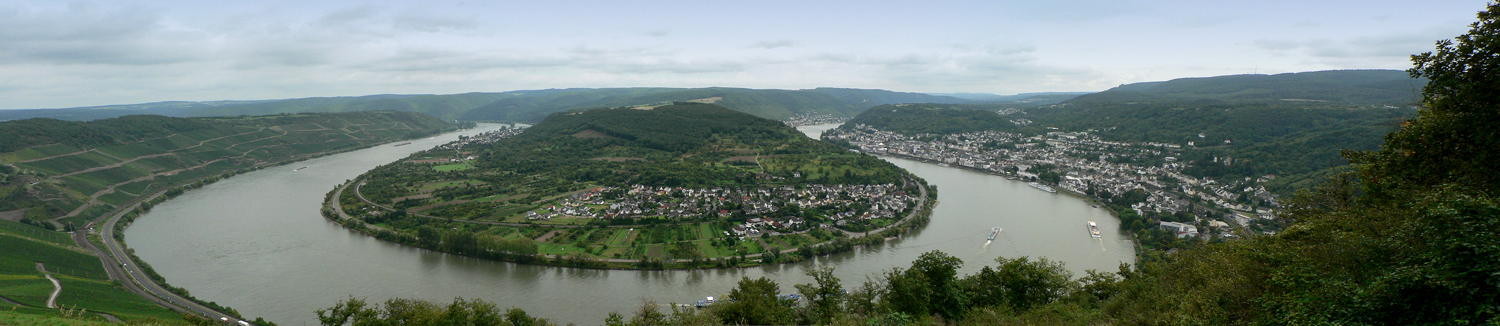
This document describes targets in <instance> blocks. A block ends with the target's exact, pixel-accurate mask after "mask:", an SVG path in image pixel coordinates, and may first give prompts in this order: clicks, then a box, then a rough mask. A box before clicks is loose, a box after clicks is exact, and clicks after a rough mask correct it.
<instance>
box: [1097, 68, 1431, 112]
mask: <svg viewBox="0 0 1500 326" xmlns="http://www.w3.org/2000/svg"><path fill="white" fill-rule="evenodd" d="M1426 83H1427V82H1426V81H1425V80H1421V79H1413V78H1411V76H1410V75H1409V74H1407V73H1406V72H1405V71H1401V70H1328V71H1311V72H1299V73H1285V74H1275V75H1228V76H1216V77H1195V78H1178V79H1173V80H1167V81H1156V82H1142V83H1132V84H1124V85H1120V86H1118V87H1115V88H1111V89H1109V90H1105V91H1103V92H1099V93H1093V94H1088V95H1083V96H1079V97H1077V98H1075V99H1072V100H1069V101H1068V102H1072V103H1078V104H1085V103H1103V102H1169V101H1188V102H1190V101H1200V102H1201V101H1210V102H1213V101H1227V102H1272V101H1281V102H1294V101H1308V102H1331V103H1344V104H1356V105H1364V104H1386V105H1397V106H1400V105H1411V104H1415V103H1416V102H1417V100H1418V99H1419V98H1420V94H1421V90H1422V86H1423V85H1426Z"/></svg>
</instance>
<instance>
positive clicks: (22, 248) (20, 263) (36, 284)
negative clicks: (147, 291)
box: [0, 220, 182, 325]
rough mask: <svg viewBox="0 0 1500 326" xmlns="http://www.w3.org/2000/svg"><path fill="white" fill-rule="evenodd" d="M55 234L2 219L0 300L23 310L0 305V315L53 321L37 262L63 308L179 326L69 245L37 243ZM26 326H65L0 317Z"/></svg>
mask: <svg viewBox="0 0 1500 326" xmlns="http://www.w3.org/2000/svg"><path fill="white" fill-rule="evenodd" d="M58 235H63V233H61V232H54V231H49V230H45V229H41V228H38V227H34V226H30V225H25V224H20V223H16V222H10V221H3V220H0V248H5V250H3V251H0V297H5V298H6V299H10V300H12V301H16V302H20V303H22V304H24V305H25V306H16V305H13V304H9V303H3V302H0V311H6V310H14V312H13V313H20V314H41V315H52V316H56V315H57V314H59V313H61V312H60V311H59V310H56V309H45V308H44V307H45V306H46V301H47V297H48V296H49V295H51V293H52V290H53V286H52V282H50V281H48V280H47V279H46V278H45V277H43V276H42V273H40V272H38V271H37V270H36V263H37V262H41V263H42V264H44V265H45V266H46V267H47V270H48V271H51V272H52V275H53V277H56V278H58V280H59V281H60V282H61V283H62V285H63V291H62V292H61V293H60V294H59V296H58V299H57V304H58V305H59V306H61V307H65V308H71V309H86V310H87V311H90V312H104V313H109V314H111V315H114V316H116V317H119V318H120V319H122V320H126V321H132V322H161V323H181V322H182V317H181V316H179V315H178V314H177V313H175V312H172V311H171V310H167V309H166V308H162V307H159V306H157V305H155V304H152V303H151V302H149V301H146V300H145V299H143V298H141V297H140V296H137V295H135V294H134V293H130V292H128V291H125V289H124V288H122V287H119V286H116V285H115V284H114V283H113V282H112V281H110V280H109V279H108V276H107V275H106V274H105V272H104V268H103V266H101V265H100V264H101V263H100V260H99V258H98V257H95V256H93V255H89V254H85V253H83V250H82V249H81V248H78V247H75V246H73V245H72V244H71V243H67V244H62V243H57V242H52V241H45V240H40V239H51V238H53V237H55V236H58ZM90 315H91V314H90ZM6 318H11V319H6ZM28 322H36V324H35V325H55V324H59V323H62V322H63V321H61V320H58V319H55V318H48V317H44V316H34V317H20V316H9V317H6V316H3V315H0V324H3V325H16V324H25V323H28Z"/></svg>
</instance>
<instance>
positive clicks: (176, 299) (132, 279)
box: [73, 191, 239, 321]
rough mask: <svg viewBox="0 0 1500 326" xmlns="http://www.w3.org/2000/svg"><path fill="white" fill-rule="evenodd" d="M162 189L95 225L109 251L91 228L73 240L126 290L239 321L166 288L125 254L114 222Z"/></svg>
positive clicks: (177, 308)
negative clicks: (95, 240) (99, 243)
mask: <svg viewBox="0 0 1500 326" xmlns="http://www.w3.org/2000/svg"><path fill="white" fill-rule="evenodd" d="M163 192H164V191H159V192H157V193H155V194H153V195H151V196H150V197H148V198H145V199H141V200H137V201H136V202H135V204H133V205H130V206H127V207H125V208H123V209H117V210H115V211H114V212H111V213H112V214H110V215H108V216H109V218H108V219H107V220H105V221H104V223H98V225H96V226H95V228H94V229H98V230H100V231H99V237H100V240H102V241H103V242H104V245H105V247H108V249H109V250H108V251H105V250H103V249H100V248H99V247H98V246H95V245H94V243H93V242H92V241H89V239H88V234H89V232H88V231H89V230H83V231H81V232H80V231H75V232H73V242H76V243H78V245H79V246H81V247H83V248H85V249H88V250H91V251H93V252H94V254H95V255H97V256H99V258H100V259H101V260H103V261H104V271H105V272H107V273H108V274H109V278H110V279H111V280H116V281H120V285H123V286H125V289H126V290H128V291H130V292H132V293H135V294H138V295H140V296H141V297H142V298H146V300H148V301H151V302H152V303H155V304H157V305H160V306H162V307H166V308H168V309H172V310H175V311H178V312H183V313H188V314H194V315H198V316H203V317H205V318H208V319H211V320H212V319H221V318H227V319H228V320H234V321H238V320H239V318H237V317H234V316H230V315H229V314H225V313H222V312H219V311H216V310H213V309H210V308H208V307H205V306H203V305H200V304H198V303H197V302H193V301H192V300H188V299H187V298H183V297H182V296H180V295H177V294H176V293H172V292H171V291H167V290H166V289H165V288H163V287H162V286H161V285H160V284H157V283H156V281H155V280H152V279H151V278H150V277H147V276H146V274H145V272H144V271H142V270H141V268H140V266H139V264H135V263H134V261H133V260H132V259H131V258H130V255H127V254H126V253H125V246H124V245H123V244H121V243H120V242H119V241H118V240H115V224H117V223H119V222H120V218H121V217H124V216H125V214H126V213H129V212H132V211H134V210H135V209H136V207H140V202H141V201H149V200H152V199H155V198H156V197H160V196H161V195H162V193H163ZM90 230H93V229H90Z"/></svg>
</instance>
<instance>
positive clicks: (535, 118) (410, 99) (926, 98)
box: [0, 87, 968, 123]
mask: <svg viewBox="0 0 1500 326" xmlns="http://www.w3.org/2000/svg"><path fill="white" fill-rule="evenodd" d="M691 100H700V101H701V102H705V103H715V104H718V105H721V106H724V107H727V108H730V109H732V110H736V111H740V112H746V113H750V114H753V115H756V116H759V117H762V118H768V119H778V120H779V119H784V118H787V117H791V116H793V115H797V114H803V113H807V114H832V115H835V116H854V115H856V114H859V112H862V111H863V110H864V109H865V108H868V107H870V106H874V105H880V104H891V103H919V102H920V103H963V102H968V101H967V100H964V99H959V98H955V97H947V96H934V95H927V94H919V93H903V92H892V91H887V90H878V89H847V88H816V89H806V90H778V89H745V88H722V87H712V88H572V89H547V90H523V91H510V92H500V93H464V94H449V95H389V94H388V95H368V96H356V97H314V98H300V99H285V100H263V101H217V102H158V103H145V104H136V105H112V106H101V107H89V108H67V109H33V110H0V121H3V120H19V119H27V118H53V119H62V120H75V121H87V120H93V119H102V118H110V117H118V116H124V115H132V114H156V115H166V116H178V117H208V116H236V115H264V114H280V113H304V112H352V111H377V110H385V111H407V112H420V113H425V114H428V115H432V116H435V117H438V118H441V119H444V120H450V121H451V120H490V121H506V122H524V123H536V122H539V121H541V120H542V119H543V118H546V117H547V116H548V115H549V114H551V113H553V112H561V111H566V110H573V109H581V108H599V107H617V106H631V105H649V104H653V103H670V102H673V101H691Z"/></svg>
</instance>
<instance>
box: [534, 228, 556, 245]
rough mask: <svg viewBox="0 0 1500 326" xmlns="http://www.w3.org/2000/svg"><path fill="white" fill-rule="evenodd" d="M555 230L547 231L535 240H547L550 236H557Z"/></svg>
mask: <svg viewBox="0 0 1500 326" xmlns="http://www.w3.org/2000/svg"><path fill="white" fill-rule="evenodd" d="M557 231H558V230H552V232H547V234H543V235H542V237H540V238H536V242H547V239H551V238H552V237H555V236H557Z"/></svg>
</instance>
